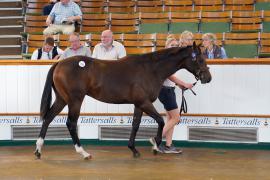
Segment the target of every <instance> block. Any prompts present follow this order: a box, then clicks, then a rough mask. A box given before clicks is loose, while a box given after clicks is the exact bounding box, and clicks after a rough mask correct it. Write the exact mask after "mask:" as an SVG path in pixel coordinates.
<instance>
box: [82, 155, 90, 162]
mask: <svg viewBox="0 0 270 180" xmlns="http://www.w3.org/2000/svg"><path fill="white" fill-rule="evenodd" d="M83 159H84V160H86V161H88V160H90V159H92V156H91V155H89V156H86V157H84V158H83Z"/></svg>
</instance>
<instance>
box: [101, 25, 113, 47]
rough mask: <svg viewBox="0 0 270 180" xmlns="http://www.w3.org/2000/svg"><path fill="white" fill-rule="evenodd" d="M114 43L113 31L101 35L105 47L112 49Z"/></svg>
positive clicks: (106, 31)
mask: <svg viewBox="0 0 270 180" xmlns="http://www.w3.org/2000/svg"><path fill="white" fill-rule="evenodd" d="M112 42H113V32H112V31H111V30H109V29H108V30H105V31H103V32H102V33H101V43H102V45H103V46H104V47H106V48H110V47H111V46H112Z"/></svg>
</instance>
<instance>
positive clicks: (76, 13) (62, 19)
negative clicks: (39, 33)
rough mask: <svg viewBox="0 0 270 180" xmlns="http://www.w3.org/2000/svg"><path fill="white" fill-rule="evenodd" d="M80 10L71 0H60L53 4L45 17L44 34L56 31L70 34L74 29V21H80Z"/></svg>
mask: <svg viewBox="0 0 270 180" xmlns="http://www.w3.org/2000/svg"><path fill="white" fill-rule="evenodd" d="M81 19H82V12H81V9H80V7H79V6H78V5H77V4H76V3H75V2H73V1H71V0H60V2H58V3H56V4H55V5H54V6H53V9H52V11H51V12H50V14H49V15H48V17H47V20H46V24H47V26H48V27H47V28H46V29H45V30H44V31H43V34H45V35H51V34H56V33H63V34H71V33H73V32H74V31H75V22H76V21H81Z"/></svg>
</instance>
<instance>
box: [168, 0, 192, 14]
mask: <svg viewBox="0 0 270 180" xmlns="http://www.w3.org/2000/svg"><path fill="white" fill-rule="evenodd" d="M164 11H165V12H175V11H193V2H192V0H181V1H179V0H164Z"/></svg>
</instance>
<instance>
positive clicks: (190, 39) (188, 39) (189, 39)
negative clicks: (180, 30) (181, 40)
mask: <svg viewBox="0 0 270 180" xmlns="http://www.w3.org/2000/svg"><path fill="white" fill-rule="evenodd" d="M185 40H186V41H193V39H192V38H186V39H185Z"/></svg>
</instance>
